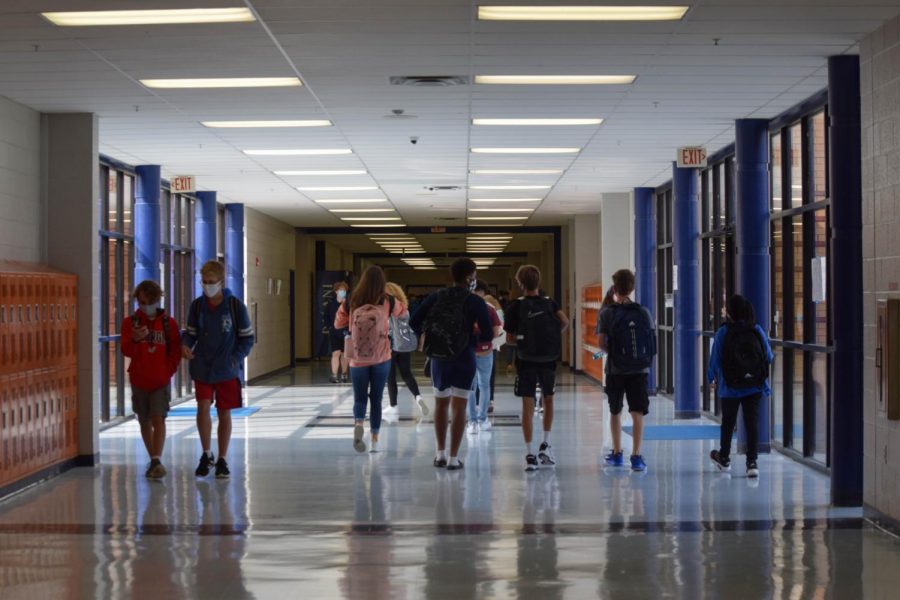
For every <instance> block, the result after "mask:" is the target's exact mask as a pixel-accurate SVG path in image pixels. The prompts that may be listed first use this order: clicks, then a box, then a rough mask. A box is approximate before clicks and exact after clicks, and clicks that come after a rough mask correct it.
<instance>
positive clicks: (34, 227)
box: [0, 96, 45, 263]
mask: <svg viewBox="0 0 900 600" xmlns="http://www.w3.org/2000/svg"><path fill="white" fill-rule="evenodd" d="M43 212H44V211H43V207H42V203H41V115H40V113H38V112H36V111H33V110H31V109H30V108H27V107H25V106H22V105H21V104H17V103H15V102H13V101H12V100H8V99H6V98H3V97H2V96H0V260H23V261H28V262H34V263H37V262H41V261H42V260H44V258H45V257H44V252H43V246H44V242H43V227H44V225H43Z"/></svg>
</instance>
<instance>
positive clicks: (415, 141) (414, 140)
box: [409, 135, 419, 146]
mask: <svg viewBox="0 0 900 600" xmlns="http://www.w3.org/2000/svg"><path fill="white" fill-rule="evenodd" d="M409 143H410V144H412V145H413V146H415V145H416V144H418V143H419V137H418V136H415V135H414V136H412V137H410V138H409Z"/></svg>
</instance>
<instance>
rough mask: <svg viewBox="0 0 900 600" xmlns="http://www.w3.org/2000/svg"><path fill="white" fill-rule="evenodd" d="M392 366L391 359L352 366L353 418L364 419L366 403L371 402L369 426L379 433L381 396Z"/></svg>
mask: <svg viewBox="0 0 900 600" xmlns="http://www.w3.org/2000/svg"><path fill="white" fill-rule="evenodd" d="M390 368H391V361H389V360H386V361H384V362H383V363H379V364H377V365H369V366H368V367H350V381H351V383H352V384H353V418H354V419H356V420H357V421H362V420H364V419H365V418H366V403H367V402H368V403H371V405H372V413H371V414H370V415H369V428H370V429H371V430H372V432H373V433H378V430H380V429H381V397H382V396H383V395H384V384H385V383H386V382H387V377H388V371H389V370H390Z"/></svg>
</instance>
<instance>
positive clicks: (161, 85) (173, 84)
mask: <svg viewBox="0 0 900 600" xmlns="http://www.w3.org/2000/svg"><path fill="white" fill-rule="evenodd" d="M140 82H141V83H142V84H143V85H144V86H145V87H148V88H154V89H166V90H180V89H214V88H261V87H299V86H300V85H302V84H301V83H300V80H299V79H298V78H296V77H211V78H201V79H141V80H140Z"/></svg>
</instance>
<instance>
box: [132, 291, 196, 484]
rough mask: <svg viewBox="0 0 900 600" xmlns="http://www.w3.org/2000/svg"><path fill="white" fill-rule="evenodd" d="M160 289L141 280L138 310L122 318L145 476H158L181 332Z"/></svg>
mask: <svg viewBox="0 0 900 600" xmlns="http://www.w3.org/2000/svg"><path fill="white" fill-rule="evenodd" d="M160 298H162V289H160V287H159V285H158V284H157V283H156V282H155V281H150V280H147V281H142V282H141V283H139V284H138V286H137V287H136V288H135V290H134V299H135V300H137V302H138V306H139V309H138V311H137V312H136V313H134V315H133V316H130V317H125V319H124V320H123V321H122V335H121V338H120V339H121V342H122V354H124V355H125V356H127V357H128V358H130V359H131V365H130V366H129V367H128V376H129V379H130V380H131V406H132V409H133V410H134V414H135V415H137V418H138V422H139V423H140V424H141V437H142V438H144V446H146V447H147V453H148V454H149V455H150V466H149V467H148V468H147V473H146V475H147V477H149V478H150V479H160V478H162V477H164V476H165V474H166V468H165V467H164V466H163V465H162V462H160V457H161V456H162V452H163V445H164V444H165V442H166V416H167V415H168V414H169V400H170V399H171V391H170V386H169V382H170V381H171V379H172V375H174V374H175V371H176V370H178V363H179V362H181V334H180V333H179V331H178V324H177V323H176V322H175V319H172V318H171V317H169V316H168V315H166V311H164V310H163V309H161V308H160V307H159V301H160Z"/></svg>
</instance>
